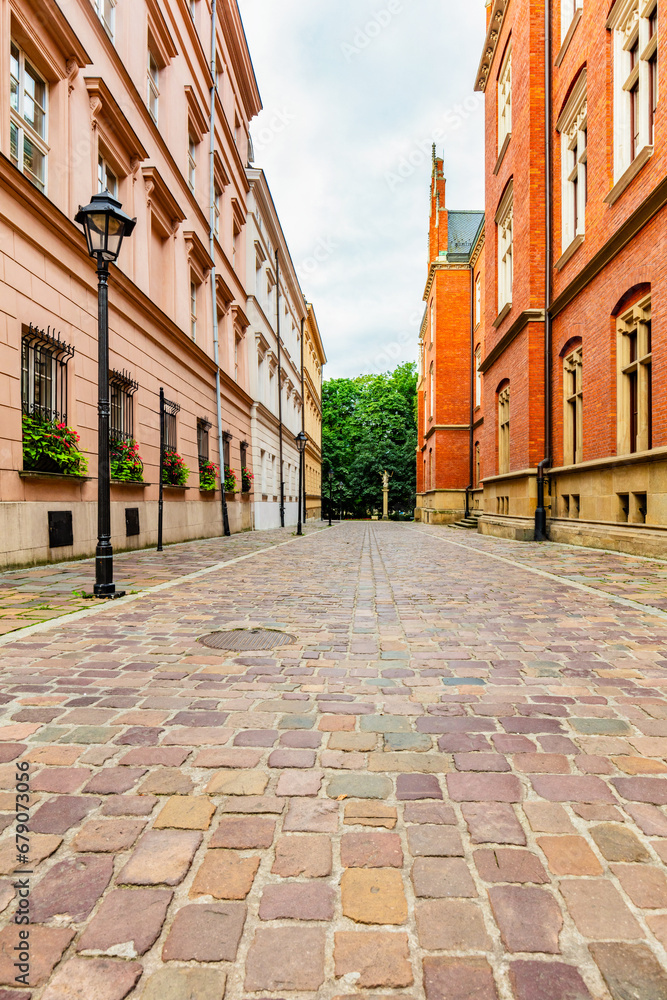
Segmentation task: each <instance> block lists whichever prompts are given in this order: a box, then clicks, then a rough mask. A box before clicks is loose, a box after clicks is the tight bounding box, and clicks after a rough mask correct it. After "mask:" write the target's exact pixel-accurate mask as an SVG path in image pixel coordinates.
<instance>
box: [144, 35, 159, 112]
mask: <svg viewBox="0 0 667 1000" xmlns="http://www.w3.org/2000/svg"><path fill="white" fill-rule="evenodd" d="M147 88H148V89H147V92H146V99H147V103H148V110H149V111H150V114H151V118H152V119H153V121H154V122H155V124H156V125H157V116H158V101H159V98H160V67H159V66H158V64H157V62H156V59H155V56H154V55H153V53H152V52H151V50H150V49H149V50H148V78H147Z"/></svg>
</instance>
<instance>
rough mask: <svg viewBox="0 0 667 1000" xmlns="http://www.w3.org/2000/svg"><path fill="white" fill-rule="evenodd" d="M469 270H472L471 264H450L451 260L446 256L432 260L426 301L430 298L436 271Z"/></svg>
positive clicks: (425, 292) (425, 291)
mask: <svg viewBox="0 0 667 1000" xmlns="http://www.w3.org/2000/svg"><path fill="white" fill-rule="evenodd" d="M469 270H470V264H462V263H456V264H450V263H449V261H448V260H446V258H444V257H443V258H441V259H440V260H438V259H436V260H434V261H431V265H430V267H429V269H428V279H427V281H426V288H425V290H424V296H423V301H424V302H426V301H427V300H428V297H429V295H430V294H431V288H432V287H433V281H434V279H435V272H436V271H469Z"/></svg>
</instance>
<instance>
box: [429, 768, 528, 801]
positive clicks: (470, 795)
mask: <svg viewBox="0 0 667 1000" xmlns="http://www.w3.org/2000/svg"><path fill="white" fill-rule="evenodd" d="M446 781H447V789H448V791H449V795H450V798H452V799H453V800H454V802H520V801H521V799H522V798H523V795H522V789H521V783H520V782H519V779H518V778H517V777H516V775H514V774H470V773H468V774H464V773H460V774H448V775H447V778H446Z"/></svg>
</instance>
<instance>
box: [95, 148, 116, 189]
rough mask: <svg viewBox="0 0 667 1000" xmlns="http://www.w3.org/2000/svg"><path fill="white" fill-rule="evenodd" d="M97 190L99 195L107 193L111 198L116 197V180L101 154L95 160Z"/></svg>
mask: <svg viewBox="0 0 667 1000" xmlns="http://www.w3.org/2000/svg"><path fill="white" fill-rule="evenodd" d="M97 190H98V192H99V193H100V194H101V193H102V192H103V191H108V192H109V194H110V195H111V196H112V197H113V198H117V197H118V178H117V177H116V175H115V173H114V172H113V170H112V169H111V167H110V166H109V164H108V163H107V161H106V160H105V159H104V157H103V156H102V155H101V154H100V156H99V157H98V160H97Z"/></svg>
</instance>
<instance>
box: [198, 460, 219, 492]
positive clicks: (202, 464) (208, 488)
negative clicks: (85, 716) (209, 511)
mask: <svg viewBox="0 0 667 1000" xmlns="http://www.w3.org/2000/svg"><path fill="white" fill-rule="evenodd" d="M217 475H218V467H217V465H214V464H213V462H209V461H208V459H206V460H204V459H200V460H199V489H200V490H204V491H205V492H207V493H211V492H213V490H214V489H215V487H216V476H217Z"/></svg>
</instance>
